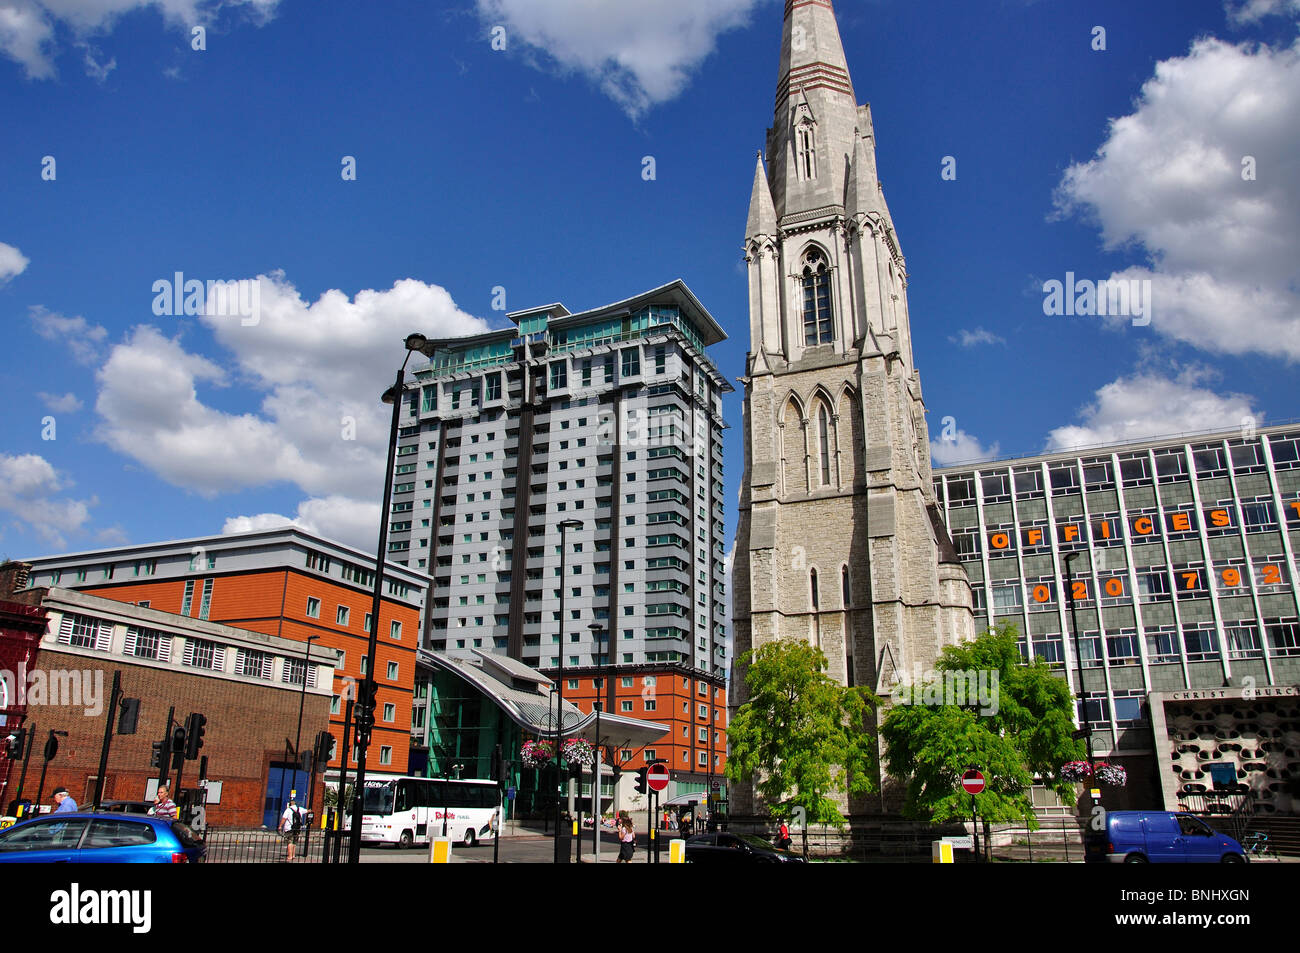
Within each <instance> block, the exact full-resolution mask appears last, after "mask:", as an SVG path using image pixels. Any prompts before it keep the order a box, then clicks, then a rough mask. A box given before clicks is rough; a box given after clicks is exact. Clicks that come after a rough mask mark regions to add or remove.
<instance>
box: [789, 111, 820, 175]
mask: <svg viewBox="0 0 1300 953" xmlns="http://www.w3.org/2000/svg"><path fill="white" fill-rule="evenodd" d="M794 137H795V152H796V155H797V156H798V160H799V178H801V179H803V180H804V181H807V180H808V179H815V178H817V149H816V146H815V144H814V142H813V124H812V122H811V121H809V120H807V119H805V120H804V121H803V122H801V123H800V124H799V126H798V128H796V129H795V133H794Z"/></svg>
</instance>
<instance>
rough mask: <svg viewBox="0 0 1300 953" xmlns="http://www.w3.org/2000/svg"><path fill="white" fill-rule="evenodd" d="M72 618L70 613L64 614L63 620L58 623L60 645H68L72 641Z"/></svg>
mask: <svg viewBox="0 0 1300 953" xmlns="http://www.w3.org/2000/svg"><path fill="white" fill-rule="evenodd" d="M72 619H73V617H72V616H71V615H67V614H65V615H64V616H63V621H62V622H60V623H59V644H60V645H70V644H71V643H72Z"/></svg>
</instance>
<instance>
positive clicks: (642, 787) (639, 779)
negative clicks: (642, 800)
mask: <svg viewBox="0 0 1300 953" xmlns="http://www.w3.org/2000/svg"><path fill="white" fill-rule="evenodd" d="M649 773H650V769H649V768H637V769H636V784H634V785H633V787H634V788H635V789H636V793H637V794H645V793H646V790H647V788H646V783H645V777H646V775H647V774H649Z"/></svg>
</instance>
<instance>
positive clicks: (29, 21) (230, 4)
mask: <svg viewBox="0 0 1300 953" xmlns="http://www.w3.org/2000/svg"><path fill="white" fill-rule="evenodd" d="M278 2H279V0H0V53H3V54H4V55H6V56H8V57H9V58H10V59H12V60H14V61H15V62H17V63H19V64H20V65H21V66H22V67H23V70H24V71H25V72H26V74H27V77H28V79H50V78H52V77H53V76H54V75H55V74H56V72H57V71H56V70H55V66H54V58H55V56H56V55H57V50H56V49H55V48H54V47H55V42H54V33H55V27H56V26H62V27H64V28H65V29H67V30H69V31H71V33H72V34H73V37H74V39H73V42H74V44H75V45H77V46H79V47H81V48H82V50H83V52H84V65H85V68H86V72H87V74H88V75H90V76H91V77H92V78H94V79H96V80H97V81H99V82H103V80H104V78H105V77H106V76H107V75H108V73H109V72H110V71H111V70H112V69H113V68H114V67H116V65H117V61H116V60H115V59H114V60H110V61H109V62H108V63H107V64H101V63H100V62H98V61H97V59H96V55H95V54H94V51H93V50H91V48H90V46H89V44H87V43H86V38H87V37H89V36H92V35H96V34H107V33H110V32H112V30H113V27H114V26H115V25H116V22H117V19H118V18H119V17H121V16H122V15H123V14H126V13H130V12H132V11H135V10H143V9H152V10H156V11H157V12H158V13H160V14H161V15H162V17H163V20H164V21H165V22H166V24H167V25H168V26H169V27H171V28H172V29H186V30H188V29H189V28H190V27H192V26H196V25H198V24H204V25H208V26H211V25H212V24H214V23H215V22H216V21H217V19H218V18H219V17H220V16H221V15H222V14H223V13H224V12H226V11H229V12H231V13H232V14H234V15H236V16H240V17H244V18H247V19H250V20H252V21H253V22H255V23H258V24H262V23H265V22H266V21H267V20H269V19H270V18H271V17H273V16H274V15H275V11H276V6H277V4H278Z"/></svg>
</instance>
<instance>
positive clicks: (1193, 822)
mask: <svg viewBox="0 0 1300 953" xmlns="http://www.w3.org/2000/svg"><path fill="white" fill-rule="evenodd" d="M1178 826H1179V828H1181V830H1182V832H1183V833H1184V834H1189V835H1193V836H1199V837H1209V836H1210V829H1209V828H1208V827H1206V826H1205V825H1204V824H1202V823H1201V822H1200V821H1198V820H1197V819H1196V818H1194V817H1192V816H1190V815H1188V814H1179V815H1178Z"/></svg>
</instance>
